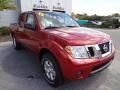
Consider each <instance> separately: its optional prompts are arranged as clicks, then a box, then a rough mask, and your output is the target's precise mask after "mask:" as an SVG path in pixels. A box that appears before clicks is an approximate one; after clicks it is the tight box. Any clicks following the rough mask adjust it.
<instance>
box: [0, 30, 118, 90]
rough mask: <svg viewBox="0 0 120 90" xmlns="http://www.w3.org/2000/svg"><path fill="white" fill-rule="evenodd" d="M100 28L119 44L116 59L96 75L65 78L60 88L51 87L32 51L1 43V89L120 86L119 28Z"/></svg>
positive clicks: (101, 89) (100, 89)
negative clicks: (16, 49)
mask: <svg viewBox="0 0 120 90" xmlns="http://www.w3.org/2000/svg"><path fill="white" fill-rule="evenodd" d="M97 30H100V31H103V32H106V33H108V34H110V35H111V38H112V40H113V42H114V44H115V47H116V56H115V59H114V62H113V63H112V65H111V66H110V67H109V68H108V69H106V70H104V71H102V72H100V73H97V74H96V75H94V76H91V77H88V78H87V79H85V80H81V81H80V80H79V81H71V82H69V81H65V83H64V84H63V85H62V86H60V87H59V88H52V87H50V86H49V85H48V84H47V83H46V82H45V80H44V78H43V76H42V74H41V70H40V66H39V63H38V62H37V60H36V57H35V56H34V55H33V54H32V53H30V52H28V51H26V50H21V51H15V50H14V49H13V47H12V42H5V43H0V90H120V29H110V30H107V29H105V30H103V29H97Z"/></svg>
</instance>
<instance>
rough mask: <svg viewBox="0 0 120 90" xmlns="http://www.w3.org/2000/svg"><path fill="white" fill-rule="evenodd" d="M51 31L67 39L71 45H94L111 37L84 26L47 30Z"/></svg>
mask: <svg viewBox="0 0 120 90" xmlns="http://www.w3.org/2000/svg"><path fill="white" fill-rule="evenodd" d="M47 31H48V32H49V33H51V34H53V35H55V36H56V38H57V37H60V38H62V39H64V40H66V41H67V42H68V43H69V44H71V45H92V44H98V43H103V42H105V41H107V40H109V39H110V36H109V35H108V34H105V33H103V32H100V31H97V30H92V29H88V28H83V27H73V28H69V27H68V28H57V29H54V30H53V29H52V30H50V29H49V30H47Z"/></svg>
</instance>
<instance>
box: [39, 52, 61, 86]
mask: <svg viewBox="0 0 120 90" xmlns="http://www.w3.org/2000/svg"><path fill="white" fill-rule="evenodd" d="M41 64H42V71H43V75H44V78H45V80H46V81H47V82H48V83H49V84H50V85H51V86H52V87H58V86H59V85H61V84H62V82H63V78H62V74H61V71H60V69H59V66H58V64H57V62H56V59H55V57H54V56H53V55H52V54H51V53H46V54H43V56H42V58H41Z"/></svg>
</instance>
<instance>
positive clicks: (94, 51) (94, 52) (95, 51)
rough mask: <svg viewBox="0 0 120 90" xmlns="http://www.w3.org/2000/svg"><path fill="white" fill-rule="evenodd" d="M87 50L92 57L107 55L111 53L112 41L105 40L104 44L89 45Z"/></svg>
mask: <svg viewBox="0 0 120 90" xmlns="http://www.w3.org/2000/svg"><path fill="white" fill-rule="evenodd" d="M86 50H87V52H88V54H89V56H90V57H105V56H107V55H109V54H110V53H111V50H112V42H111V41H109V42H105V43H102V44H96V45H88V46H86Z"/></svg>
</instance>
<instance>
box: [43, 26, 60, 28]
mask: <svg viewBox="0 0 120 90" xmlns="http://www.w3.org/2000/svg"><path fill="white" fill-rule="evenodd" d="M54 28H60V27H53V26H48V27H46V28H45V29H54Z"/></svg>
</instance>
